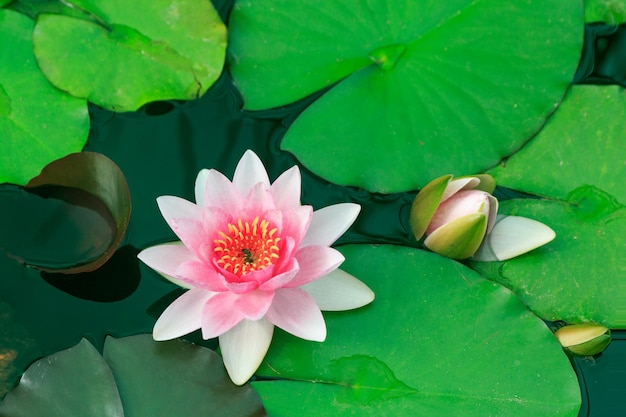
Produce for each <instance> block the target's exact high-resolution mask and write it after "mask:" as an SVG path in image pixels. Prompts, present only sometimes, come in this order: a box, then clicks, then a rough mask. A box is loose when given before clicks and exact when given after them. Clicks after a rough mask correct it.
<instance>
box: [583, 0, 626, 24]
mask: <svg viewBox="0 0 626 417" xmlns="http://www.w3.org/2000/svg"><path fill="white" fill-rule="evenodd" d="M585 22H605V23H609V24H615V25H619V24H620V23H624V22H626V1H624V0H585Z"/></svg>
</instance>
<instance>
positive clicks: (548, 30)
mask: <svg viewBox="0 0 626 417" xmlns="http://www.w3.org/2000/svg"><path fill="white" fill-rule="evenodd" d="M582 14H583V13H582V2H579V1H578V2H563V1H559V0H550V1H545V0H541V1H526V2H502V1H499V0H483V1H472V0H456V1H452V2H443V3H442V2H440V1H435V0H421V1H415V0H401V1H387V0H378V1H373V2H360V1H352V2H349V3H346V2H336V1H334V0H326V1H322V2H320V1H307V2H293V1H287V0H281V1H276V0H258V1H253V2H250V1H236V2H235V6H234V8H233V10H232V13H231V16H230V20H229V28H230V37H229V42H230V43H229V51H230V52H229V67H230V71H231V73H232V75H233V77H234V79H235V81H236V83H237V85H238V87H239V89H240V90H241V93H242V95H243V98H244V105H245V108H246V109H248V110H260V109H266V108H272V107H278V106H283V105H285V104H288V103H291V102H294V101H296V100H298V99H301V98H303V97H306V96H308V95H310V94H312V93H314V92H316V91H319V90H321V89H324V88H326V87H329V86H332V88H330V89H329V90H328V91H326V92H325V93H324V94H323V95H322V96H321V97H320V98H319V99H317V100H316V101H315V102H314V103H313V104H312V105H310V106H309V107H308V108H307V109H306V110H305V111H304V112H303V113H302V114H301V115H300V116H299V117H298V118H297V119H296V120H295V122H293V124H292V125H291V126H290V128H289V130H288V132H287V134H286V135H285V137H284V139H283V142H282V144H281V147H282V149H285V150H287V151H290V152H292V153H294V154H295V155H296V156H297V157H298V159H299V160H300V161H301V162H302V163H303V164H304V165H305V166H306V167H307V168H309V169H311V170H312V171H313V172H315V173H316V174H318V175H320V176H322V177H323V178H325V179H327V180H330V181H332V182H335V183H338V184H342V185H354V186H359V187H363V188H366V189H368V190H372V191H379V192H396V191H404V190H409V189H415V188H419V187H421V186H423V185H425V184H426V183H428V182H429V181H430V180H431V179H432V178H436V177H439V176H441V175H443V174H449V173H452V174H455V175H467V174H468V173H473V172H479V171H482V170H485V169H487V168H489V167H490V166H493V165H494V164H496V163H497V162H498V161H499V160H500V159H501V158H502V157H504V156H506V155H509V154H511V153H513V152H514V151H516V150H517V149H518V148H519V147H520V146H521V145H522V144H523V143H524V142H525V141H526V140H527V139H528V138H529V137H530V136H531V135H532V134H533V133H535V132H536V131H537V130H538V129H539V128H540V127H541V125H542V124H543V123H544V122H545V119H546V117H547V116H548V115H549V114H550V113H551V112H552V111H553V110H554V109H555V107H556V105H557V104H558V103H559V101H560V99H561V97H562V95H563V94H564V92H565V90H566V88H567V87H568V85H569V84H570V82H571V81H572V76H573V74H574V71H575V70H576V67H577V64H578V60H579V57H580V52H581V46H582V40H583V20H582ZM304 16H306V18H303V17H304ZM451 149H453V150H454V152H451V151H450V150H451Z"/></svg>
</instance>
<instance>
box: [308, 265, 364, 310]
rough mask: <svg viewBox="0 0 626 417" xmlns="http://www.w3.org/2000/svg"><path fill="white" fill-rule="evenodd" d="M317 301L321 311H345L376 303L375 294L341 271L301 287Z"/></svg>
mask: <svg viewBox="0 0 626 417" xmlns="http://www.w3.org/2000/svg"><path fill="white" fill-rule="evenodd" d="M300 288H301V289H303V290H304V291H306V292H308V293H309V295H310V296H311V297H313V299H314V300H315V302H316V303H317V305H318V306H319V308H320V310H323V311H343V310H352V309H354V308H359V307H362V306H364V305H366V304H369V303H371V302H372V301H374V292H373V291H372V290H370V289H369V287H368V286H367V285H365V284H363V283H362V282H361V281H359V280H358V279H356V278H355V277H353V276H352V275H350V274H348V273H347V272H345V271H343V270H341V269H335V270H334V271H333V272H331V273H330V274H328V275H325V276H323V277H322V278H319V279H316V280H315V281H311V282H309V283H307V284H304V285H303V286H301V287H300Z"/></svg>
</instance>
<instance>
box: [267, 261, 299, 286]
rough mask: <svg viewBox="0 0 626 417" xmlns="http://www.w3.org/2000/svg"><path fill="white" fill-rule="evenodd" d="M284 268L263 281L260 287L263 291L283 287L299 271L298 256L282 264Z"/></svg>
mask: <svg viewBox="0 0 626 417" xmlns="http://www.w3.org/2000/svg"><path fill="white" fill-rule="evenodd" d="M282 269H283V272H281V273H279V274H277V275H274V276H273V277H271V279H269V280H267V281H266V282H265V283H263V284H262V285H261V286H260V287H259V289H260V290H261V291H275V290H277V289H278V288H283V287H284V286H285V285H287V284H288V283H289V282H290V281H291V280H292V279H293V277H295V276H296V274H297V273H298V269H299V266H298V261H297V260H296V258H291V259H289V261H288V262H287V263H286V264H285V265H283V266H282Z"/></svg>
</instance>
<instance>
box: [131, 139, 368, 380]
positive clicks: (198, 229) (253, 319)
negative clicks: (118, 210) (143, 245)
mask: <svg viewBox="0 0 626 417" xmlns="http://www.w3.org/2000/svg"><path fill="white" fill-rule="evenodd" d="M300 182H301V181H300V171H299V169H298V167H293V168H291V169H289V170H287V171H285V172H284V173H283V174H282V175H281V176H280V177H278V178H277V179H276V181H274V183H272V184H270V181H269V178H268V176H267V172H266V171H265V168H264V167H263V164H262V163H261V161H260V159H259V158H258V157H257V156H256V154H254V153H253V152H252V151H247V152H246V153H245V154H244V155H243V157H242V158H241V160H240V161H239V164H238V165H237V168H236V170H235V174H234V177H233V181H232V182H231V181H229V180H228V179H227V178H226V177H225V176H224V175H222V174H221V173H220V172H218V171H216V170H213V169H211V170H206V169H205V170H202V171H200V173H199V174H198V177H197V179H196V186H195V194H196V203H197V204H194V203H191V202H189V201H187V200H184V199H182V198H178V197H173V196H163V197H159V198H158V199H157V203H158V205H159V208H160V210H161V213H162V214H163V217H164V218H165V220H166V221H167V222H168V224H169V225H170V227H171V228H172V230H173V231H174V232H175V233H176V235H177V236H178V237H179V238H180V240H181V241H182V244H180V243H174V244H163V245H157V246H154V247H151V248H148V249H145V250H143V251H142V252H141V253H140V254H139V255H138V257H139V259H141V260H142V261H143V262H144V263H145V264H147V265H148V266H149V267H151V268H153V269H155V270H156V271H158V272H159V273H161V274H163V275H164V276H165V277H166V278H168V279H169V280H170V281H172V282H174V283H176V284H178V285H180V286H182V287H185V288H188V289H189V291H187V292H185V293H184V294H183V295H181V296H180V297H179V298H178V299H176V300H175V301H174V302H173V303H172V304H171V305H170V306H169V307H167V309H165V311H163V313H162V314H161V316H160V317H159V319H158V320H157V322H156V323H155V325H154V332H153V336H154V339H155V340H169V339H174V338H177V337H180V336H183V335H185V334H187V333H190V332H193V331H195V330H197V329H202V337H203V338H204V339H210V338H214V337H219V343H220V349H221V352H222V356H223V359H224V364H225V366H226V369H227V371H228V374H229V375H230V377H231V379H232V380H233V382H234V383H236V384H238V385H240V384H243V383H244V382H246V381H247V380H248V379H249V378H250V377H251V376H252V374H253V373H254V372H255V371H256V369H257V368H258V367H259V365H260V363H261V361H262V360H263V358H264V357H265V354H266V352H267V350H268V348H269V345H270V342H271V339H272V334H273V331H274V326H278V327H280V328H281V329H283V330H285V331H287V332H289V333H291V334H293V335H295V336H298V337H300V338H303V339H307V340H312V341H323V340H324V339H325V338H326V325H325V323H324V318H323V316H322V313H321V311H320V310H331V311H338V310H348V309H353V308H358V307H361V306H363V305H365V304H368V303H370V302H371V301H372V300H373V299H374V294H373V293H372V291H371V290H370V289H369V288H368V287H367V286H365V284H363V283H362V282H361V281H359V280H357V279H356V278H354V277H353V276H351V275H350V274H348V273H346V272H344V271H341V270H339V269H337V268H338V267H339V265H340V264H341V263H342V262H343V260H344V258H343V256H342V255H341V254H340V253H339V252H338V251H336V250H335V249H333V248H330V247H329V246H330V245H331V244H333V243H334V242H335V240H336V239H337V238H338V237H339V236H341V235H342V234H343V233H344V232H345V231H346V230H347V229H348V228H349V227H350V225H352V223H353V222H354V220H355V219H356V216H357V215H358V213H359V211H360V206H359V205H358V204H351V203H345V204H336V205H332V206H329V207H325V208H322V209H320V210H317V211H315V212H314V211H313V210H312V207H311V206H303V205H301V204H300Z"/></svg>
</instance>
